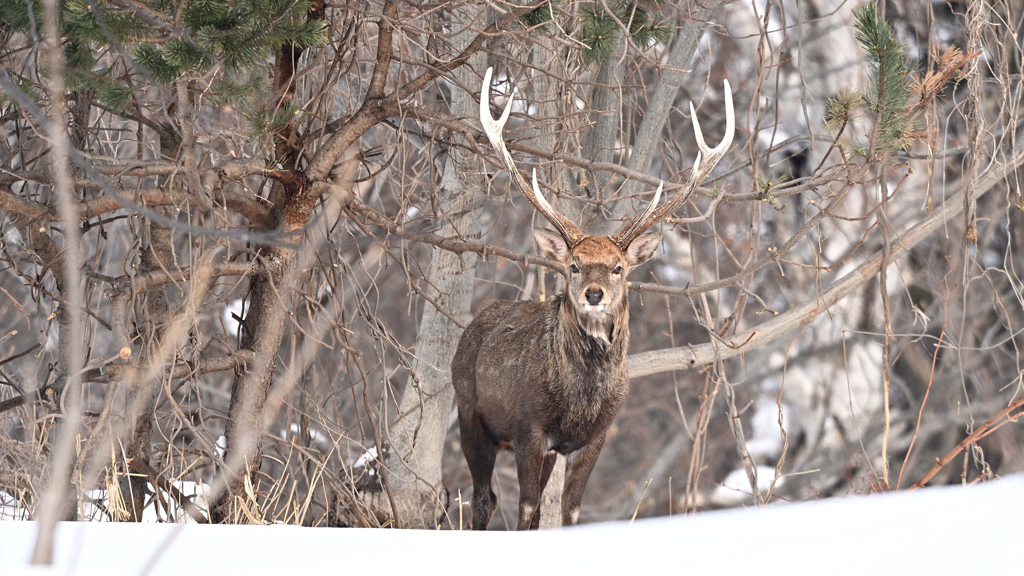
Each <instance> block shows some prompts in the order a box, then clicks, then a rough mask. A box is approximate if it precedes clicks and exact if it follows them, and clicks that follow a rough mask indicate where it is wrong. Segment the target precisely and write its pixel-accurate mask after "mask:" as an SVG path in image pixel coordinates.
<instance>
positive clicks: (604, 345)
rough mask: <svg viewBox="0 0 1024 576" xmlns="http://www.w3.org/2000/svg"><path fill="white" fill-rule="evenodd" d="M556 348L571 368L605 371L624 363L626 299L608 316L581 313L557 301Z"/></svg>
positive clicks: (626, 333)
mask: <svg viewBox="0 0 1024 576" xmlns="http://www.w3.org/2000/svg"><path fill="white" fill-rule="evenodd" d="M556 300H557V308H556V310H555V326H554V328H555V330H554V331H553V332H554V334H555V346H556V348H557V353H558V355H559V356H560V357H562V359H563V361H564V362H565V363H566V364H567V365H568V366H573V367H574V368H576V369H582V370H585V371H588V372H589V371H592V370H599V371H600V370H606V369H608V368H611V367H616V366H618V365H619V364H620V363H622V362H625V353H626V348H627V347H628V346H629V307H628V304H627V303H626V301H625V300H623V302H621V303H620V304H619V306H618V308H616V309H614V310H611V311H610V313H609V314H604V315H592V314H581V313H580V312H579V311H578V310H577V309H576V308H575V307H574V306H573V305H572V303H571V302H569V301H568V299H567V298H565V296H564V295H560V296H558V297H557V298H556Z"/></svg>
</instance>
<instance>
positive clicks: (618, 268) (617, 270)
mask: <svg viewBox="0 0 1024 576" xmlns="http://www.w3.org/2000/svg"><path fill="white" fill-rule="evenodd" d="M612 274H622V266H616V267H615V269H614V270H612Z"/></svg>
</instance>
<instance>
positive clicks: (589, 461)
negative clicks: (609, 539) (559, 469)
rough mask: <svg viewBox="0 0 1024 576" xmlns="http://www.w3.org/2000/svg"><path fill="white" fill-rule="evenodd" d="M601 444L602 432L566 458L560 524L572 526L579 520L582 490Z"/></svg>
mask: <svg viewBox="0 0 1024 576" xmlns="http://www.w3.org/2000/svg"><path fill="white" fill-rule="evenodd" d="M602 446H604V435H603V434H602V435H601V436H600V437H599V438H597V439H595V440H594V441H593V442H592V443H591V444H590V445H588V446H586V447H584V448H582V449H580V451H579V452H577V453H576V454H573V455H571V456H570V457H569V458H568V462H567V465H566V471H565V486H564V488H563V489H562V526H573V525H575V524H576V522H578V521H579V519H580V503H581V502H583V490H585V489H586V487H587V480H588V479H590V473H591V472H593V470H594V464H596V463H597V457H598V456H599V455H600V454H601V447H602Z"/></svg>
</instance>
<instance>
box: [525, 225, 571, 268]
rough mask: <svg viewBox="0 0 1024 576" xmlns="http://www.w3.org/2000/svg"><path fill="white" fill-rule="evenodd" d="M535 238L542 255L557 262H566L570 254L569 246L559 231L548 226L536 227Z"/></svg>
mask: <svg viewBox="0 0 1024 576" xmlns="http://www.w3.org/2000/svg"><path fill="white" fill-rule="evenodd" d="M533 239H534V240H536V241H537V246H538V247H539V248H540V255H541V256H543V257H545V258H548V259H550V260H555V261H556V262H565V258H566V256H568V255H569V246H568V245H566V243H565V239H563V238H562V236H561V235H560V234H559V233H558V232H553V231H551V230H548V229H546V228H534V229H533Z"/></svg>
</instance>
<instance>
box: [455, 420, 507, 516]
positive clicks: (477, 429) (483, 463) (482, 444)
mask: <svg viewBox="0 0 1024 576" xmlns="http://www.w3.org/2000/svg"><path fill="white" fill-rule="evenodd" d="M460 416H461V414H460ZM459 420H460V422H459V433H460V435H461V437H462V453H463V454H464V455H465V456H466V464H469V473H470V475H471V476H472V477H473V529H474V530H487V525H488V524H489V523H490V522H491V515H492V514H494V508H495V506H497V503H498V497H497V496H495V495H494V490H492V489H491V476H492V475H493V474H494V458H495V456H496V455H497V453H498V446H497V445H495V443H494V442H493V441H492V440H491V439H490V437H489V436H488V435H487V433H486V432H484V430H483V428H482V426H481V424H480V423H479V422H464V421H462V418H461V417H460V418H459Z"/></svg>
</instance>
